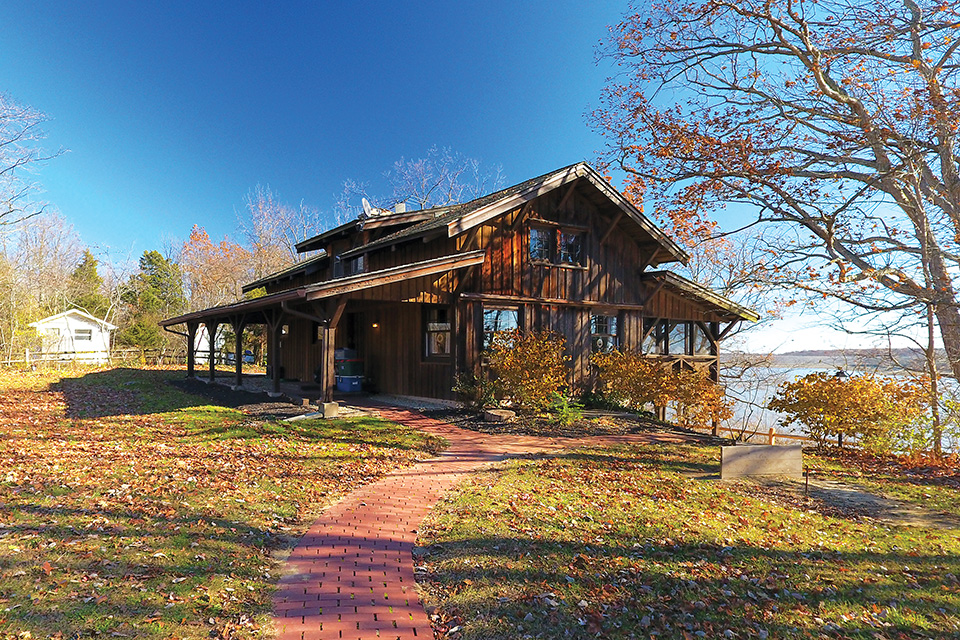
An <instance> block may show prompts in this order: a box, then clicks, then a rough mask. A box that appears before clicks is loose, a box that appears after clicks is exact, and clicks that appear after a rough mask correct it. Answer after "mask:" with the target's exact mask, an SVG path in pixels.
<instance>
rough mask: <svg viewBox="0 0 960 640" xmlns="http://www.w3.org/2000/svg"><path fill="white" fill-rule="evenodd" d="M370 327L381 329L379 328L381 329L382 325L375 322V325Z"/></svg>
mask: <svg viewBox="0 0 960 640" xmlns="http://www.w3.org/2000/svg"><path fill="white" fill-rule="evenodd" d="M370 326H371V327H373V328H374V329H379V328H380V323H379V322H374V323H373V324H372V325H370Z"/></svg>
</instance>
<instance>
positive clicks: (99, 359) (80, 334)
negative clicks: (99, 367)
mask: <svg viewBox="0 0 960 640" xmlns="http://www.w3.org/2000/svg"><path fill="white" fill-rule="evenodd" d="M30 326H31V327H33V328H35V329H36V330H37V333H39V334H40V336H41V338H42V339H43V349H42V357H43V358H44V359H48V360H78V361H81V362H96V363H103V362H109V359H110V332H112V331H113V330H115V329H116V328H117V327H115V326H114V325H112V324H110V323H109V322H107V321H106V320H100V319H98V318H94V317H93V316H92V315H90V314H89V313H85V312H83V311H80V310H79V309H70V310H69V311H64V312H63V313H58V314H57V315H55V316H50V317H48V318H44V319H43V320H37V321H36V322H31V323H30Z"/></svg>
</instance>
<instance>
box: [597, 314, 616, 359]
mask: <svg viewBox="0 0 960 640" xmlns="http://www.w3.org/2000/svg"><path fill="white" fill-rule="evenodd" d="M618 344H619V343H618V341H617V316H599V315H595V316H590V348H591V350H592V351H593V352H594V353H610V352H611V351H613V350H614V349H616V348H617V346H618Z"/></svg>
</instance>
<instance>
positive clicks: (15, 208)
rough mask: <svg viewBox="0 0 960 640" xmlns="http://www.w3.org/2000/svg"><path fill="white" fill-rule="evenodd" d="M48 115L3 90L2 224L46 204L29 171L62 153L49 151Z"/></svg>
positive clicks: (29, 214)
mask: <svg viewBox="0 0 960 640" xmlns="http://www.w3.org/2000/svg"><path fill="white" fill-rule="evenodd" d="M46 120H47V118H46V116H44V115H43V114H42V113H40V112H39V111H37V110H35V109H31V108H30V107H27V106H23V105H21V104H18V103H17V102H16V101H14V100H13V99H12V98H11V97H10V96H7V95H4V94H2V93H0V226H5V225H11V224H14V223H16V222H19V221H21V220H25V219H27V218H30V217H33V216H36V215H38V214H40V213H41V212H42V211H43V210H44V205H43V204H42V203H40V202H38V201H37V200H36V195H37V192H38V190H39V189H38V186H37V184H36V183H35V182H34V181H33V180H31V177H30V176H29V173H30V172H31V171H32V170H33V169H36V168H37V167H38V166H40V165H41V164H43V162H44V161H46V160H49V159H51V158H54V157H56V156H58V155H60V154H61V153H62V151H57V152H55V153H52V154H48V153H45V152H44V151H43V150H42V149H41V147H40V143H41V142H42V140H43V139H44V137H45V136H44V132H43V130H42V125H43V123H44V122H46Z"/></svg>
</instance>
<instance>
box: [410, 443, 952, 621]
mask: <svg viewBox="0 0 960 640" xmlns="http://www.w3.org/2000/svg"><path fill="white" fill-rule="evenodd" d="M717 464H718V451H717V450H716V449H715V448H701V447H695V446H686V447H672V446H671V447H666V446H649V447H635V448H623V449H615V450H584V451H579V452H573V453H571V454H569V455H567V456H563V457H560V458H557V459H552V460H527V461H517V462H513V463H510V464H507V465H505V466H503V467H502V468H501V469H500V470H499V471H497V472H494V473H488V474H482V475H481V476H479V477H478V478H477V479H475V480H474V481H473V482H471V483H468V484H467V485H465V486H464V487H463V488H462V489H461V490H460V491H458V492H457V493H456V494H453V495H452V496H451V497H450V498H448V499H447V500H446V501H444V502H443V503H442V504H441V506H440V507H439V508H438V509H437V510H436V511H435V512H434V513H433V514H432V516H431V518H430V520H429V522H428V524H427V526H425V527H423V528H422V529H421V531H422V534H421V541H420V543H421V544H423V545H428V548H427V552H426V555H425V557H424V559H423V562H424V563H425V565H426V569H427V571H428V572H429V573H428V574H427V576H426V578H425V582H426V584H425V588H426V590H427V592H428V593H430V594H432V595H431V597H428V601H429V602H430V603H431V604H432V605H433V606H436V607H437V609H436V610H437V612H438V613H437V615H439V616H440V618H439V621H440V622H439V624H440V625H441V626H442V627H446V628H448V629H449V628H451V627H453V628H455V627H457V626H459V627H461V628H460V629H459V630H457V632H456V633H454V634H452V635H453V637H463V638H490V637H496V638H521V637H540V638H561V637H573V638H588V637H589V638H594V637H598V636H600V637H609V638H633V637H638V638H648V637H659V638H697V637H706V638H715V637H734V638H765V637H769V638H792V637H820V635H821V634H826V636H828V637H851V638H898V637H935V638H946V637H960V631H958V629H960V582H958V579H960V578H958V576H960V531H958V530H945V531H923V530H915V529H896V528H887V527H882V526H876V525H874V524H867V523H857V522H852V521H848V520H842V519H834V518H829V517H825V516H822V515H820V514H818V513H815V512H808V511H807V510H805V509H804V510H797V509H795V508H791V507H789V506H779V505H778V504H773V503H771V502H766V501H762V500H759V499H755V498H753V497H750V495H749V492H748V491H746V490H745V489H744V488H740V487H736V486H733V487H731V486H728V485H723V484H721V483H719V482H714V481H705V480H697V479H692V478H689V477H687V476H686V475H684V472H703V471H710V470H715V469H716V466H715V465H717ZM943 490H946V489H943Z"/></svg>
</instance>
